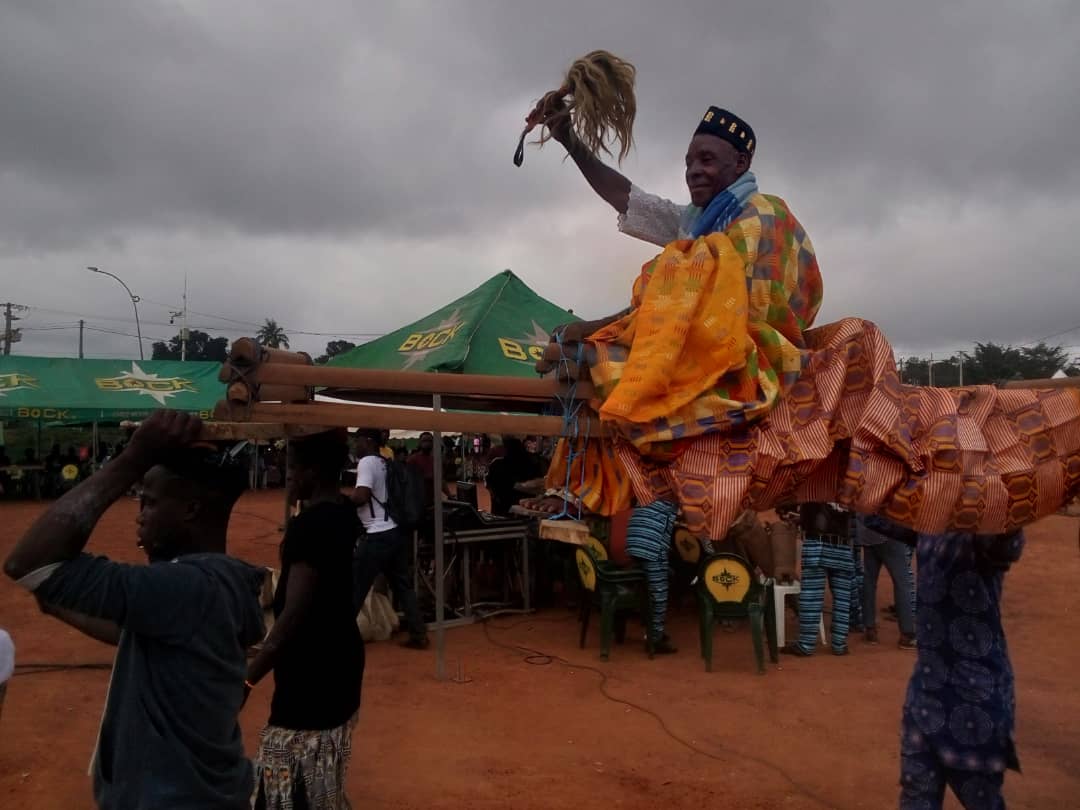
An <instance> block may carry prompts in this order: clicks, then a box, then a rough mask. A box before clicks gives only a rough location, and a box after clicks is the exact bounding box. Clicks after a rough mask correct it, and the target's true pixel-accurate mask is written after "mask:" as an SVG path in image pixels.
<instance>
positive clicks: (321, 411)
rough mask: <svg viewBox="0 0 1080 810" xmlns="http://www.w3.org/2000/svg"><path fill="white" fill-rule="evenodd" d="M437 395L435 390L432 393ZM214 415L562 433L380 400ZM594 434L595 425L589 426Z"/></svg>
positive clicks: (541, 424)
mask: <svg viewBox="0 0 1080 810" xmlns="http://www.w3.org/2000/svg"><path fill="white" fill-rule="evenodd" d="M436 396H437V395H436ZM214 418H215V419H223V420H229V419H239V420H242V419H250V420H251V421H252V422H271V423H286V424H304V425H323V426H325V427H365V428H380V429H385V430H431V431H435V430H438V431H442V432H444V433H503V434H517V435H528V436H561V435H562V433H563V418H562V417H561V416H534V415H531V414H505V413H452V412H447V411H438V412H432V411H430V410H415V409H412V408H394V407H381V406H379V405H361V404H352V405H344V404H339V403H335V402H310V403H304V404H287V403H282V404H278V403H262V402H256V403H254V404H252V405H250V406H249V407H248V408H247V409H246V414H245V413H240V412H237V410H236V409H235V407H234V406H233V405H232V404H231V403H228V402H219V403H218V406H217V408H215V410H214ZM593 433H594V435H595V434H598V433H599V429H597V430H595V431H593Z"/></svg>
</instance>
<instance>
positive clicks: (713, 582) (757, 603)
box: [697, 553, 778, 675]
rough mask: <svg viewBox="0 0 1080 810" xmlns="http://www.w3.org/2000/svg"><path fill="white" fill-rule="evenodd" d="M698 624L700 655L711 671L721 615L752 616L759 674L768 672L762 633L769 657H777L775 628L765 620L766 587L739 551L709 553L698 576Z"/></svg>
mask: <svg viewBox="0 0 1080 810" xmlns="http://www.w3.org/2000/svg"><path fill="white" fill-rule="evenodd" d="M697 593H698V606H699V620H700V621H699V625H700V631H701V657H702V658H704V659H705V671H706V672H712V658H713V629H714V628H715V627H716V623H717V622H718V621H720V620H721V619H743V618H749V619H750V632H751V635H752V636H753V641H754V658H755V659H756V660H757V671H758V674H759V675H764V674H765V651H764V648H763V647H764V645H763V643H762V636H763V635H766V636H767V637H768V643H769V660H771V661H772V662H773V663H774V664H775V663H776V662H777V660H778V656H777V649H776V629H775V628H774V627H773V626H772V622H766V621H765V614H766V611H767V609H768V607H769V605H768V599H769V594H768V590H767V589H766V587H765V586H764V585H763V584H762V583H761V582H760V581H759V580H758V578H757V577H756V576H755V575H754V570H753V568H751V566H750V563H749V562H747V561H746V559H745V558H743V557H741V556H739V555H738V554H728V553H722V554H713V555H711V556H708V557H706V558H705V559H704V560H703V561H702V563H701V568H700V574H699V576H698V585H697Z"/></svg>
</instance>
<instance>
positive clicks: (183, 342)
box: [180, 273, 188, 362]
mask: <svg viewBox="0 0 1080 810" xmlns="http://www.w3.org/2000/svg"><path fill="white" fill-rule="evenodd" d="M187 339H188V328H187V273H184V322H183V326H181V327H180V361H181V362H184V361H185V360H187Z"/></svg>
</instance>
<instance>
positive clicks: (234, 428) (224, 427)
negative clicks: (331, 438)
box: [120, 421, 329, 442]
mask: <svg viewBox="0 0 1080 810" xmlns="http://www.w3.org/2000/svg"><path fill="white" fill-rule="evenodd" d="M140 424H142V423H141V422H121V423H120V427H122V428H125V429H132V430H134V429H135V428H137V427H139V425H140ZM327 430H329V428H328V427H326V426H324V425H301V424H288V425H286V424H282V423H280V422H279V423H276V424H275V423H272V422H228V421H225V422H203V426H202V432H201V433H199V441H203V442H224V441H230V442H231V441H242V440H243V439H251V440H253V441H254V440H259V441H269V440H272V439H288V438H293V439H300V438H303V437H304V436H313V435H314V434H316V433H325V432H326V431H327Z"/></svg>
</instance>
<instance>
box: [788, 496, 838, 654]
mask: <svg viewBox="0 0 1080 810" xmlns="http://www.w3.org/2000/svg"><path fill="white" fill-rule="evenodd" d="M799 516H800V522H801V524H802V530H803V541H802V573H801V574H800V580H799V581H800V585H801V589H800V592H799V639H798V641H792V642H789V643H788V644H786V645H785V646H784V648H783V650H782V651H781V652H784V653H786V654H788V655H798V656H803V657H805V656H809V655H813V653H814V647H815V642H816V640H817V633H818V625H819V623H820V621H821V614H822V611H823V610H824V609H825V583H826V581H828V584H829V590H830V591H832V638H831V646H832V652H833V655H847V653H848V646H847V638H848V627H849V622H850V620H851V589H852V583H853V579H854V574H855V557H854V555H853V554H852V550H851V537H850V532H849V528H848V527H849V522H850V521H849V519H848V514H847V512H846V511H844V510H843V509H841V508H840V507H838V506H836V505H835V504H828V503H808V504H803V505H802V506H801V507H800V509H799Z"/></svg>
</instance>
